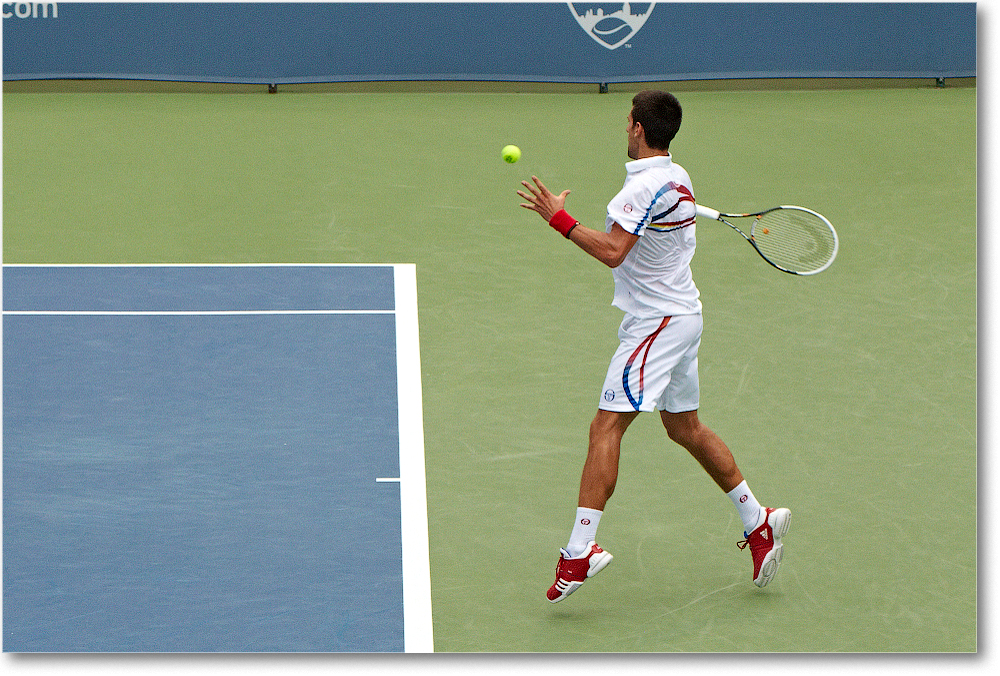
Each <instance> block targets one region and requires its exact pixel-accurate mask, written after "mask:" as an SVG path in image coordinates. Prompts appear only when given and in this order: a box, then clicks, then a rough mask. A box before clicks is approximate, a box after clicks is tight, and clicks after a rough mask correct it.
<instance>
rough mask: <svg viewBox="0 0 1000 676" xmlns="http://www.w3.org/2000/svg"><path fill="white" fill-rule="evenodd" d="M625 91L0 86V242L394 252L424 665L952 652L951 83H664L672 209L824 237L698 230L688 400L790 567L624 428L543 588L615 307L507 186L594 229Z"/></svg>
mask: <svg viewBox="0 0 1000 676" xmlns="http://www.w3.org/2000/svg"><path fill="white" fill-rule="evenodd" d="M631 96H632V92H631V91H612V92H611V93H608V94H598V93H596V91H595V92H534V93H524V94H516V93H490V92H486V91H466V92H463V91H443V92H426V93H420V92H381V93H357V92H350V93H345V92H340V93H320V92H308V93H304V92H298V93H292V92H284V93H280V92H279V93H278V94H277V95H265V94H262V93H261V94H232V93H227V94H220V93H204V92H203V93H82V92H81V93H7V94H5V95H4V97H3V170H4V171H3V260H4V263H8V264H11V263H203V262H210V263H242V262H248V263H249V262H253V263H270V262H305V263H382V262H387V263H415V264H416V265H417V281H418V293H419V321H420V344H421V360H422V376H423V404H424V429H425V450H426V458H427V461H426V462H427V489H428V519H429V529H430V556H431V577H432V593H433V604H434V608H433V615H434V638H435V649H436V650H437V651H440V652H524V651H526V652H549V651H559V652H690V653H702V652H711V653H717V652H725V653H730V652H914V651H916V652H925V651H927V652H970V651H976V650H977V603H978V598H977V531H976V528H977V443H976V438H977V411H976V401H977V362H976V354H977V352H976V335H977V334H976V324H977V315H976V301H977V284H976V282H977V268H976V249H977V233H976V199H977V195H976V189H977V188H976V185H977V183H976V152H977V144H976V89H975V88H974V87H958V88H952V87H948V88H944V89H939V88H935V87H933V86H908V87H903V88H888V87H887V88H872V89H837V90H822V89H815V90H781V91H779V90H761V91H752V90H734V91H713V90H707V89H706V90H701V91H685V92H680V93H679V98H680V100H681V102H682V104H683V105H684V109H685V121H684V124H683V126H682V128H681V132H680V134H679V135H678V137H677V139H676V141H675V143H674V146H673V148H672V150H673V154H674V158H675V160H676V161H677V162H679V163H680V164H682V165H684V167H685V168H686V169H687V170H688V171H689V173H690V174H691V176H692V178H693V181H694V185H695V194H696V196H697V198H698V200H699V202H701V203H702V204H706V205H708V206H712V207H715V208H717V209H720V210H724V211H741V210H752V209H757V208H765V207H768V206H772V205H775V204H800V205H803V206H808V207H811V208H813V209H816V210H817V211H820V212H822V213H824V214H826V215H827V216H828V217H829V218H830V220H831V221H832V222H833V223H834V225H835V226H836V227H837V229H838V231H839V234H840V238H841V246H840V255H839V257H838V259H837V261H836V262H835V263H834V265H833V267H832V268H831V269H830V270H828V271H827V272H825V273H823V274H821V275H819V276H817V277H815V278H796V277H792V276H790V275H784V274H782V273H779V272H777V271H775V270H773V269H772V268H770V267H769V266H767V265H766V264H765V263H764V262H763V261H762V260H760V259H759V258H758V257H757V255H756V254H755V253H754V252H753V250H752V249H751V248H750V247H749V246H747V245H746V243H745V242H744V241H743V240H742V239H741V238H740V237H739V236H738V235H737V234H736V233H734V232H732V231H731V230H729V228H727V227H725V226H724V225H722V224H712V223H700V224H699V225H698V240H699V249H698V254H697V255H696V257H695V263H694V272H695V279H696V282H697V283H698V285H699V287H700V289H701V291H702V300H703V302H704V305H705V312H704V316H705V335H704V340H703V343H702V347H701V353H700V355H701V358H700V364H701V384H702V402H701V406H702V408H701V416H702V419H703V420H704V421H705V422H706V423H708V424H709V425H710V426H711V427H713V428H714V429H715V430H716V431H717V432H718V433H719V434H720V435H721V436H722V437H723V439H725V440H726V441H727V443H728V444H729V446H730V447H731V448H732V449H733V452H734V454H735V455H736V458H737V461H738V462H739V464H740V466H741V469H742V470H743V473H744V474H745V475H746V477H747V479H748V481H749V483H750V486H751V487H752V488H753V490H754V492H755V493H756V495H757V496H758V497H759V498H760V499H761V501H762V502H764V503H765V504H768V505H772V506H787V507H789V508H791V509H792V511H793V514H794V518H793V523H792V529H791V532H790V533H789V535H788V537H787V538H786V539H785V543H786V548H785V552H786V554H785V559H784V563H783V564H782V568H781V572H780V573H779V574H778V576H777V578H776V579H775V581H774V582H773V583H772V584H771V585H769V586H768V587H767V588H766V589H764V590H759V589H757V588H756V587H755V586H754V585H753V584H752V583H751V580H750V578H751V563H750V555H749V552H748V551H740V550H738V549H737V547H736V542H737V541H738V540H739V539H741V537H742V533H741V528H740V524H739V520H738V518H737V515H736V512H735V510H734V509H733V507H732V505H731V504H730V503H729V501H728V499H727V498H726V497H725V495H723V494H722V493H721V492H720V491H719V490H718V488H716V487H715V485H714V484H713V483H712V482H711V481H710V480H709V478H708V477H707V475H705V474H704V473H703V472H702V470H701V469H700V468H699V467H698V466H697V465H696V463H695V462H694V461H693V460H692V459H691V458H690V457H689V456H687V454H686V453H685V452H684V451H683V450H682V449H680V448H679V447H677V446H675V445H673V444H672V443H671V442H670V441H669V440H667V438H666V435H665V434H664V433H663V431H662V428H660V426H659V421H658V418H657V417H655V416H649V417H640V418H639V420H638V421H636V423H635V424H634V425H633V427H632V429H631V430H630V431H629V434H628V435H627V436H626V440H625V444H624V449H623V457H622V467H621V476H620V478H619V482H618V487H617V491H616V494H615V496H614V497H613V499H612V501H611V502H610V503H609V506H608V510H607V511H606V512H605V516H604V518H603V520H602V522H601V533H600V541H601V544H602V545H603V546H604V547H606V548H607V549H608V550H610V551H611V552H613V553H614V554H615V560H614V563H613V564H612V565H611V566H610V567H609V568H607V569H606V570H605V571H604V572H603V573H601V575H600V576H598V577H596V578H594V579H593V580H591V581H590V582H588V584H587V585H585V587H584V588H583V589H582V590H580V591H579V592H577V593H576V594H575V595H574V596H572V597H571V598H569V599H568V600H566V601H564V602H562V603H560V604H558V605H550V604H549V603H548V602H546V600H545V598H544V593H545V590H546V589H547V587H548V586H549V585H550V584H551V583H552V579H553V573H554V569H555V563H556V559H557V558H558V548H559V547H560V546H562V545H564V544H565V541H566V537H567V536H568V534H569V528H570V526H571V522H572V519H573V514H574V509H575V504H576V494H577V488H578V479H579V474H580V470H581V467H582V463H583V457H584V454H585V451H586V443H587V427H588V424H589V422H590V419H591V417H592V416H593V413H594V410H595V408H596V406H597V402H598V398H599V395H600V392H599V389H600V386H601V383H602V381H603V377H604V372H605V369H606V367H607V361H608V359H609V358H610V356H611V354H612V352H613V350H614V347H615V345H616V330H617V326H618V322H619V321H620V313H619V312H618V311H617V310H616V309H615V308H613V307H611V305H610V302H611V295H612V283H611V275H610V272H609V271H608V270H607V269H605V268H603V267H602V266H601V265H600V264H599V263H597V262H596V261H594V260H592V259H590V258H588V257H587V256H586V255H585V254H583V253H582V252H581V251H580V250H578V249H576V247H574V246H573V245H572V244H570V243H568V242H566V241H565V240H563V239H561V238H560V237H559V236H558V235H557V234H556V233H554V232H553V231H552V230H551V229H550V228H548V227H547V226H546V225H545V224H544V223H542V222H541V220H540V219H539V218H538V217H537V215H536V214H534V213H531V212H529V211H526V210H524V209H521V208H520V207H519V206H518V203H519V201H520V200H519V199H518V198H517V196H516V195H515V194H514V193H515V190H516V189H517V188H518V183H519V181H520V180H521V179H523V178H527V177H529V176H530V175H531V174H537V175H538V176H539V177H541V178H542V180H543V181H545V182H546V183H547V184H548V185H549V186H550V187H551V188H553V189H554V190H559V191H561V190H563V189H567V188H568V189H571V190H572V194H571V195H570V197H569V202H568V205H567V206H568V209H569V210H570V212H571V213H573V214H574V216H576V217H577V218H579V219H580V220H581V221H582V222H583V223H584V225H589V226H591V227H597V228H603V221H604V208H605V205H606V204H607V201H608V200H609V199H610V197H611V196H612V195H613V194H614V193H615V192H616V191H617V190H618V189H619V188H620V186H621V182H622V179H623V178H624V167H623V165H624V162H625V161H626V160H627V158H626V157H625V116H626V114H627V112H628V110H629V106H630V99H631ZM507 143H515V144H517V145H519V146H520V147H521V149H522V151H523V153H524V154H523V158H522V160H521V161H520V162H519V163H518V164H514V165H509V164H505V163H504V162H502V161H501V159H500V149H501V147H502V146H503V145H505V144H507Z"/></svg>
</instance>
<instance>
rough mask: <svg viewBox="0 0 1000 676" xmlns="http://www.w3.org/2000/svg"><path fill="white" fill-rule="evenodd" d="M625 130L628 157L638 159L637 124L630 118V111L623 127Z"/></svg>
mask: <svg viewBox="0 0 1000 676" xmlns="http://www.w3.org/2000/svg"><path fill="white" fill-rule="evenodd" d="M625 131H626V133H627V134H628V156H629V158H630V159H633V160H637V159H639V157H638V153H639V138H638V131H639V130H638V125H637V124H636V123H635V120H633V119H632V111H631V110H630V111H628V125H627V126H626V127H625Z"/></svg>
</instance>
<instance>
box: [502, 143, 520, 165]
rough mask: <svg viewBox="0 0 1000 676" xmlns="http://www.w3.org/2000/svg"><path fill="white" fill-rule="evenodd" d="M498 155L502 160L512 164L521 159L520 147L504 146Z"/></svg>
mask: <svg viewBox="0 0 1000 676" xmlns="http://www.w3.org/2000/svg"><path fill="white" fill-rule="evenodd" d="M500 157H502V158H503V161H504V162H507V163H508V164H514V163H515V162H517V161H518V160H519V159H521V149H520V148H518V147H517V146H504V147H503V150H501V151H500Z"/></svg>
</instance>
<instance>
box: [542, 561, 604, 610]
mask: <svg viewBox="0 0 1000 676" xmlns="http://www.w3.org/2000/svg"><path fill="white" fill-rule="evenodd" d="M613 558H615V557H613V556H612V555H611V552H601V553H600V554H594V555H593V556H592V557H590V568H588V569H587V578H588V579H589V578H592V577H594V576H595V575H597V574H598V573H600V572H601V571H602V570H604V569H605V568H607V567H608V564H609V563H611V559H613ZM586 581H587V580H583V581H581V582H570V583H569V584H568V585H567V586H566V589H565V591H563V593H562V594H561V595H559V596H557V597H556V598H554V599H550V598H548V597H546V600H547V601H548V602H549V603H559V602H560V601H562V600H563V599H564V598H566V597H567V596H569V595H570V594H572V593H573V592H575V591H576V590H577V589H579V588H580V587H582V586H583V583H584V582H586Z"/></svg>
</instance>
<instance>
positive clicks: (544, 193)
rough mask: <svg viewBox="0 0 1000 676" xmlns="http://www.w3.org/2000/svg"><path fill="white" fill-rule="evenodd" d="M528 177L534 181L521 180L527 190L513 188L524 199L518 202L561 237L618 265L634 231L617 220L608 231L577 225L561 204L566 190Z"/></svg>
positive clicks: (633, 240) (631, 243)
mask: <svg viewBox="0 0 1000 676" xmlns="http://www.w3.org/2000/svg"><path fill="white" fill-rule="evenodd" d="M531 180H532V181H534V183H535V185H532V184H531V183H528V182H527V181H521V185H523V186H524V187H525V190H527V192H525V190H518V191H517V194H518V195H519V196H520V197H521V198H522V199H524V200H527V201H526V202H524V203H522V204H521V206H522V207H524V208H525V209H530V210H531V211H534V212H536V213H537V214H538V215H539V216H541V217H542V218H543V219H545V221H546V222H548V224H549V225H551V226H552V227H553V228H555V229H556V230H557V231H558V232H559V233H560V234H561V235H562V236H563V237H566V238H567V239H569V240H572V241H573V243H574V244H576V245H577V246H578V247H580V248H581V249H583V250H584V251H586V252H587V253H588V254H590V255H591V256H593V257H594V258H596V259H597V260H599V261H601V262H602V263H604V264H605V265H607V266H608V267H609V268H616V267H618V266H619V265H621V264H622V261H624V260H625V257H626V256H628V252H629V251H631V250H632V247H633V246H634V245H635V243H636V242H637V241H639V236H638V235H633V234H631V233H629V232H626V231H625V230H624V229H623V228H622V227H621V226H620V225H618V224H617V223H615V224H614V226H613V227H612V228H611V232H601V231H599V230H592V229H590V228H586V227H583V226H581V225H580V222H579V221H577V220H576V219H574V218H573V217H572V216H570V215H569V214H568V213H566V210H565V208H564V207H565V206H566V197H567V196H568V195H569V193H570V191H569V190H564V191H563V192H562V193H560V194H558V195H556V194H555V193H553V192H552V191H550V190H549V189H548V188H546V187H545V184H543V183H542V182H541V181H540V180H538V177H537V176H532V177H531Z"/></svg>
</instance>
